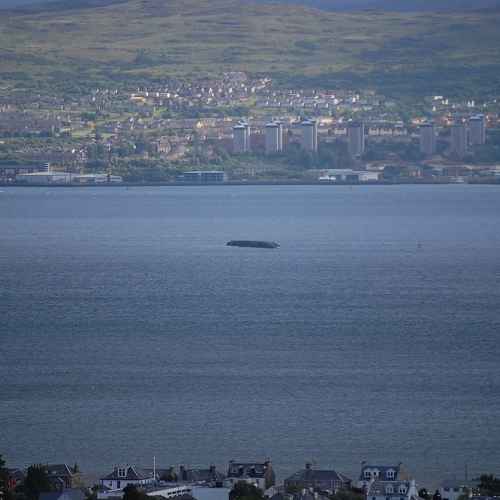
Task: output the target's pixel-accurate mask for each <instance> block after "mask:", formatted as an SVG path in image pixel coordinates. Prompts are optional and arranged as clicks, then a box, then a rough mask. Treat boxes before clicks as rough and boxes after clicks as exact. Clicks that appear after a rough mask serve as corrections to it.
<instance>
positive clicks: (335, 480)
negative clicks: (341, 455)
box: [285, 463, 351, 493]
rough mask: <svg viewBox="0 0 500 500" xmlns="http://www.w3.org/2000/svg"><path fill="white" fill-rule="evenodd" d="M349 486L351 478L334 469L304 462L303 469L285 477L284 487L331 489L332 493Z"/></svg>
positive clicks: (287, 488) (293, 488) (290, 488)
mask: <svg viewBox="0 0 500 500" xmlns="http://www.w3.org/2000/svg"><path fill="white" fill-rule="evenodd" d="M350 487H351V479H349V478H348V477H347V476H345V475H344V474H342V473H340V472H337V471H335V470H322V469H315V468H313V467H312V466H311V464H310V463H306V466H305V468H304V469H302V470H299V471H297V472H296V473H295V474H293V475H292V476H290V477H289V478H287V479H285V489H286V490H287V491H290V490H302V489H311V488H312V489H313V490H321V491H331V492H332V493H335V492H337V491H338V490H342V489H349V488H350Z"/></svg>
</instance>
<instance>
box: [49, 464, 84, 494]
mask: <svg viewBox="0 0 500 500" xmlns="http://www.w3.org/2000/svg"><path fill="white" fill-rule="evenodd" d="M47 475H48V478H49V481H50V483H51V485H52V487H53V488H54V489H55V490H57V491H63V490H65V489H75V488H81V487H82V486H83V481H82V476H81V473H80V470H79V469H78V465H77V464H75V465H74V466H73V467H70V466H69V465H67V464H47Z"/></svg>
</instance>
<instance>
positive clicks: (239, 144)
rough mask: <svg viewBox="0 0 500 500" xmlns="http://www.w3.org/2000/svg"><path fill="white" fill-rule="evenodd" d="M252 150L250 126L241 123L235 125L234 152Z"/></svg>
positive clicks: (240, 152) (239, 152)
mask: <svg viewBox="0 0 500 500" xmlns="http://www.w3.org/2000/svg"><path fill="white" fill-rule="evenodd" d="M250 150H251V147H250V126H249V125H248V123H239V124H238V125H235V126H234V127H233V153H235V154H242V153H248V152H250Z"/></svg>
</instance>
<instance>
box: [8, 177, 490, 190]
mask: <svg viewBox="0 0 500 500" xmlns="http://www.w3.org/2000/svg"><path fill="white" fill-rule="evenodd" d="M430 185H436V186H444V185H446V186H449V185H455V186H456V185H461V186H464V185H473V186H479V185H481V186H485V185H491V186H497V185H498V186H500V179H498V180H489V181H483V182H477V181H476V182H454V181H452V180H442V181H435V180H429V181H427V180H416V181H404V182H390V181H377V182H362V183H360V182H325V181H228V182H204V183H199V182H122V183H102V184H56V183H54V184H23V183H0V187H2V188H4V187H16V188H33V187H36V188H40V187H44V188H49V187H50V188H53V187H54V188H70V189H74V188H110V187H111V188H131V187H193V186H196V187H213V186H223V187H230V186H328V187H335V186H338V187H340V186H430Z"/></svg>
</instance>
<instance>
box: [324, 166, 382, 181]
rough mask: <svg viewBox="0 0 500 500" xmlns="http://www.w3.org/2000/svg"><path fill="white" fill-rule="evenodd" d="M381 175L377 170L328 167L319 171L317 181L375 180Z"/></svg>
mask: <svg viewBox="0 0 500 500" xmlns="http://www.w3.org/2000/svg"><path fill="white" fill-rule="evenodd" d="M381 177H382V172H379V171H366V170H364V171H361V170H352V169H351V168H329V169H325V170H321V171H320V175H319V177H318V181H324V182H325V181H326V182H351V183H352V182H377V181H379V180H380V178H381Z"/></svg>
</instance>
